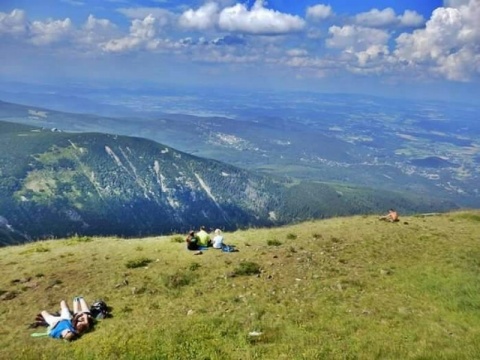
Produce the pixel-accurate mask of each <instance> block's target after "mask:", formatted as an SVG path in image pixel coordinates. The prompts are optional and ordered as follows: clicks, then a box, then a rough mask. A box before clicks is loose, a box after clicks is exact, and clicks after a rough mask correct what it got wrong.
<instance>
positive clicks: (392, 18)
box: [355, 8, 397, 27]
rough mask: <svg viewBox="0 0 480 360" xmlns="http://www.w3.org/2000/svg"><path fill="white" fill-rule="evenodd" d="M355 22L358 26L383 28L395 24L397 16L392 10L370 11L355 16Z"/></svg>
mask: <svg viewBox="0 0 480 360" xmlns="http://www.w3.org/2000/svg"><path fill="white" fill-rule="evenodd" d="M355 22H356V23H357V24H358V25H362V26H367V27H384V26H390V25H393V24H395V23H396V22H397V16H396V15H395V11H394V10H393V9H392V8H386V9H383V10H378V9H372V10H370V11H368V12H363V13H360V14H357V15H356V16H355Z"/></svg>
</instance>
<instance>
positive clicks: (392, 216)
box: [378, 209, 400, 222]
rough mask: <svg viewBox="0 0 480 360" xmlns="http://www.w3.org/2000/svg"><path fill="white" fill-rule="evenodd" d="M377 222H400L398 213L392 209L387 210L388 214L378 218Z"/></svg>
mask: <svg viewBox="0 0 480 360" xmlns="http://www.w3.org/2000/svg"><path fill="white" fill-rule="evenodd" d="M378 219H379V220H384V221H389V222H397V221H400V219H399V217H398V213H397V212H396V211H395V210H394V209H390V210H388V214H387V215H385V216H380V217H379V218H378Z"/></svg>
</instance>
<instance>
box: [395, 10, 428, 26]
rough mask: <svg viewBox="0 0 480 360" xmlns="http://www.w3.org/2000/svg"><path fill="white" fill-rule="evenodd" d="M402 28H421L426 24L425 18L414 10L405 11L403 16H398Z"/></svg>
mask: <svg viewBox="0 0 480 360" xmlns="http://www.w3.org/2000/svg"><path fill="white" fill-rule="evenodd" d="M398 20H399V21H400V25H401V26H406V27H419V26H421V25H423V24H424V23H425V18H424V17H423V16H422V15H420V14H419V13H417V12H416V11H412V10H405V12H404V13H403V15H399V16H398Z"/></svg>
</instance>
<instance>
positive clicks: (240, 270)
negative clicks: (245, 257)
mask: <svg viewBox="0 0 480 360" xmlns="http://www.w3.org/2000/svg"><path fill="white" fill-rule="evenodd" d="M256 274H260V265H258V264H257V263H254V262H251V261H243V262H241V263H240V264H239V265H238V267H237V268H236V269H235V275H256Z"/></svg>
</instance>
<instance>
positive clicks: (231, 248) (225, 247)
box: [222, 244, 238, 252]
mask: <svg viewBox="0 0 480 360" xmlns="http://www.w3.org/2000/svg"><path fill="white" fill-rule="evenodd" d="M222 251H223V252H236V251H238V250H237V249H235V246H234V245H226V244H223V245H222Z"/></svg>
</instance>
